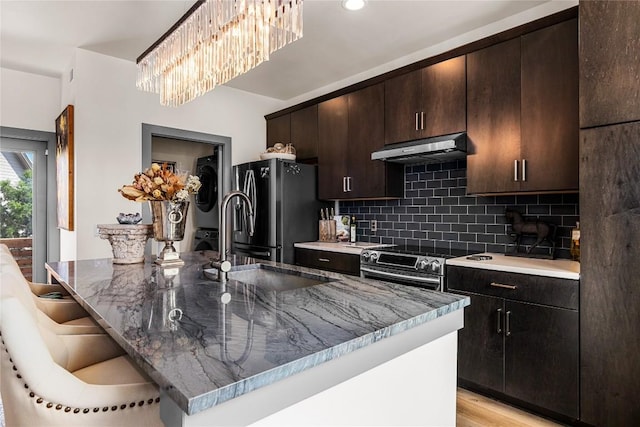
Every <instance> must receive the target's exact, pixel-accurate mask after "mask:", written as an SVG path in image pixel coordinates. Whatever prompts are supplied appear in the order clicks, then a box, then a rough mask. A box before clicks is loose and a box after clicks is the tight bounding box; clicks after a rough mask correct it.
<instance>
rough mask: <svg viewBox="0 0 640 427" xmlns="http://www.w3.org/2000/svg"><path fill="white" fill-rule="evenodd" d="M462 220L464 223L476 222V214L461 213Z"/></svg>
mask: <svg viewBox="0 0 640 427" xmlns="http://www.w3.org/2000/svg"><path fill="white" fill-rule="evenodd" d="M460 222H461V223H463V224H475V222H476V216H475V215H460Z"/></svg>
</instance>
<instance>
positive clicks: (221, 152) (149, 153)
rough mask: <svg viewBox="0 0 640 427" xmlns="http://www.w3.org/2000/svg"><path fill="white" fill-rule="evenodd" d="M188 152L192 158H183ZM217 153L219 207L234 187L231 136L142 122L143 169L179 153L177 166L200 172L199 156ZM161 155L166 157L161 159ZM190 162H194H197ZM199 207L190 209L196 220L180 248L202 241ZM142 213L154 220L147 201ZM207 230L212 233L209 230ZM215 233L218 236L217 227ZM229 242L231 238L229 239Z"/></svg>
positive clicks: (190, 248)
mask: <svg viewBox="0 0 640 427" xmlns="http://www.w3.org/2000/svg"><path fill="white" fill-rule="evenodd" d="M185 147H189V149H188V150H185ZM187 151H188V152H189V156H190V157H189V158H188V160H187V159H186V157H183V158H182V160H181V157H180V153H183V154H184V153H186V152H187ZM214 153H215V157H216V162H217V168H216V169H217V173H218V177H217V184H218V185H217V188H218V191H217V194H216V196H217V198H218V200H217V203H215V205H216V206H219V205H220V203H221V202H222V197H223V196H224V194H226V193H228V192H229V191H230V190H231V138H229V137H226V136H221V135H214V134H206V133H201V132H193V131H187V130H183V129H175V128H168V127H163V126H155V125H149V124H146V123H143V124H142V170H144V169H145V168H147V167H149V165H150V164H151V162H152V161H155V160H169V161H171V160H173V157H174V156H175V158H176V160H177V163H176V167H178V168H181V169H182V168H184V169H189V170H190V171H191V172H192V173H195V174H199V173H198V171H197V167H198V165H197V164H196V160H197V158H200V157H202V156H209V155H211V154H214ZM154 156H156V157H154ZM158 156H159V157H162V158H157V157H158ZM180 162H182V164H181V165H179V164H178V163H180ZM190 163H193V165H191V164H190ZM196 203H197V201H196ZM196 209H198V207H197V206H195V204H192V206H191V207H190V208H189V214H188V215H189V217H190V218H194V221H191V223H192V225H191V228H190V230H189V229H187V230H186V232H185V239H184V241H183V242H180V249H179V251H191V250H193V249H194V246H196V244H197V243H198V242H199V241H200V240H199V239H201V237H202V236H201V235H198V231H203V229H201V227H202V225H198V228H197V229H196V221H195V211H196ZM142 216H143V218H144V219H145V220H147V221H151V213H150V211H149V208H148V206H147V205H146V204H143V206H142ZM187 227H189V223H187ZM204 231H207V232H212V231H211V230H209V229H206V230H204ZM215 233H216V236H217V230H216V231H215ZM200 234H201V233H200ZM227 237H228V236H227ZM216 240H217V239H216ZM150 241H151V240H150ZM227 241H229V239H227ZM216 246H217V245H216ZM148 250H149V247H148Z"/></svg>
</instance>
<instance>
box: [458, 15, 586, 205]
mask: <svg viewBox="0 0 640 427" xmlns="http://www.w3.org/2000/svg"><path fill="white" fill-rule="evenodd" d="M577 34H578V29H577V19H572V20H569V21H565V22H561V23H559V24H556V25H552V26H550V27H547V28H544V29H541V30H538V31H535V32H532V33H529V34H525V35H523V36H521V37H519V38H516V39H512V40H509V41H506V42H503V43H499V44H496V45H494V46H491V47H488V48H485V49H482V50H479V51H477V52H474V53H471V54H469V55H467V136H468V145H469V146H468V149H469V155H468V156H467V192H468V193H469V194H489V193H518V192H565V191H577V190H578V162H579V158H578V145H579V144H578V143H579V136H578V132H579V125H578V81H577V76H578V55H577V52H578V50H577V49H578V42H577Z"/></svg>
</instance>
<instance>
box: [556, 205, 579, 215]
mask: <svg viewBox="0 0 640 427" xmlns="http://www.w3.org/2000/svg"><path fill="white" fill-rule="evenodd" d="M575 214H576V205H551V215H575Z"/></svg>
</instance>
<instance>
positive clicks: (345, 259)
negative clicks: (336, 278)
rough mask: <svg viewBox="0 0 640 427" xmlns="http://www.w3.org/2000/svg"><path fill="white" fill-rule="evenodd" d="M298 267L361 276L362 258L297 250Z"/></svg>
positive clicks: (337, 253)
mask: <svg viewBox="0 0 640 427" xmlns="http://www.w3.org/2000/svg"><path fill="white" fill-rule="evenodd" d="M295 256H296V261H295V262H296V265H300V266H302V267H310V268H318V269H320V270H327V271H335V272H336V273H343V274H350V275H352V276H359V275H360V256H358V255H354V254H344V253H340V252H330V251H317V250H314V249H305V248H295Z"/></svg>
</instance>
